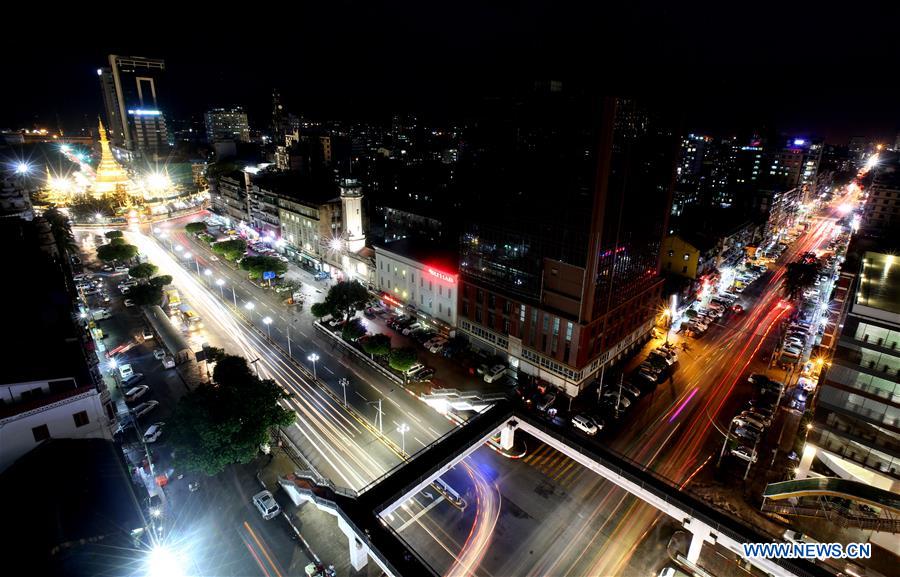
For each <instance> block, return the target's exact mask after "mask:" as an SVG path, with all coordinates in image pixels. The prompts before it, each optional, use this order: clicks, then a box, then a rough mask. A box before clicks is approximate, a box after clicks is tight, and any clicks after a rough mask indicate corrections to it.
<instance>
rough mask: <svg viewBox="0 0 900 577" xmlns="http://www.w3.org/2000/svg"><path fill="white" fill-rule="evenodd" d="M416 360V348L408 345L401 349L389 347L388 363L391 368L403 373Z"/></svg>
mask: <svg viewBox="0 0 900 577" xmlns="http://www.w3.org/2000/svg"><path fill="white" fill-rule="evenodd" d="M415 362H416V350H415V349H413V348H410V347H404V348H402V349H391V356H390V359H389V361H388V364H389V365H390V366H391V368H392V369H394V370H397V371H400V372H401V373H403V374H404V375H405V374H406V371H408V370H409V368H410V367H411V366H413V365H414V364H415Z"/></svg>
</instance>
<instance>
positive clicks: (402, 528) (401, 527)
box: [397, 495, 444, 533]
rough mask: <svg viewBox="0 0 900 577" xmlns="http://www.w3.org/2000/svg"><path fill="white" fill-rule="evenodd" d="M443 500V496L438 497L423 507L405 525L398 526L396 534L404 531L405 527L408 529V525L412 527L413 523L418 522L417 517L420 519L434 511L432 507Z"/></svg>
mask: <svg viewBox="0 0 900 577" xmlns="http://www.w3.org/2000/svg"><path fill="white" fill-rule="evenodd" d="M443 500H444V496H443V495H441V496H440V497H438V498H437V499H435V500H434V501H433V502H432V503H431V504H430V505H428V506H427V507H425V508H424V509H422V510H421V511H419V512H418V513H416V514H415V515H413V516H412V517H410V518H409V520H408V521H407V522H406V523H404V524H402V525H400V527H399V528H398V529H397V532H398V533H400V532H402V531H403V530H404V529H406V528H407V527H409V526H410V525H412V524H413V523H415V522H416V521H418V519H419V517H421V516H422V515H424V514H425V513H427V512H429V511H431V510H432V509H434V507H435V506H436V505H437V504H438V503H440V502H441V501H443Z"/></svg>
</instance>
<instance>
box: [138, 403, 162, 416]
mask: <svg viewBox="0 0 900 577" xmlns="http://www.w3.org/2000/svg"><path fill="white" fill-rule="evenodd" d="M157 406H159V401H144V402H143V403H141V404H140V405H138V406H136V407H135V408H134V410H133V411H132V412H133V413H134V416H135V417H143V416H144V415H146V414H147V413H149V412H150V411H152V410H153V409H155V408H156V407H157Z"/></svg>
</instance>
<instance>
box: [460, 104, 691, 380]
mask: <svg viewBox="0 0 900 577" xmlns="http://www.w3.org/2000/svg"><path fill="white" fill-rule="evenodd" d="M499 104H500V105H499V106H498V108H497V109H496V110H489V111H487V113H486V114H485V115H484V116H483V117H482V118H479V120H478V122H476V123H473V126H475V127H476V128H475V129H474V130H473V131H471V133H470V134H469V135H464V136H463V140H464V141H465V142H466V149H465V152H464V153H462V154H461V157H460V162H459V165H460V168H459V180H458V186H459V190H460V194H473V195H474V199H473V203H472V204H471V206H474V207H476V208H474V209H472V210H471V211H470V212H469V214H468V215H467V217H466V221H465V222H464V233H463V235H462V238H461V245H460V273H461V278H460V290H459V295H460V298H459V305H458V307H457V308H458V310H459V317H458V321H457V322H458V328H459V329H460V330H461V332H462V333H464V334H465V335H467V336H468V337H469V338H470V340H472V341H473V342H474V343H476V344H478V345H480V346H482V347H484V348H488V349H493V351H494V352H495V353H498V354H502V355H503V356H506V357H508V359H509V362H510V364H511V365H512V366H513V367H515V368H517V369H518V371H519V373H520V375H521V374H525V375H531V376H533V377H536V378H539V379H541V380H543V381H546V382H549V383H551V384H552V385H554V386H556V387H558V388H560V389H562V390H564V391H565V392H566V393H567V394H569V395H572V396H575V395H577V394H578V393H579V392H580V391H581V390H583V389H584V388H585V387H586V386H587V385H588V384H589V383H590V382H591V381H592V380H593V378H594V377H595V376H596V375H597V374H598V373H599V371H600V370H601V368H602V367H603V366H604V365H607V364H609V363H612V362H614V361H616V360H617V359H618V358H620V357H621V356H622V355H624V354H625V353H627V352H628V351H629V350H631V349H633V348H635V347H637V346H639V345H640V344H641V343H642V342H643V339H644V338H645V337H646V336H647V335H648V334H649V332H650V330H651V329H652V326H653V322H654V318H655V317H656V315H657V313H658V309H659V306H660V305H661V303H662V301H661V294H662V279H661V277H660V276H659V275H658V267H659V250H660V245H661V242H662V239H663V234H664V232H665V230H666V223H667V218H668V214H669V210H670V205H671V191H672V184H673V180H674V174H675V161H676V156H677V148H678V142H679V132H678V121H677V117H676V115H674V114H672V113H671V111H668V110H665V109H664V108H662V107H659V106H656V105H646V104H645V103H641V102H638V101H634V100H627V99H615V98H601V97H593V96H591V95H590V94H588V93H585V92H577V93H569V92H567V91H566V90H565V89H563V88H561V87H557V89H556V90H551V91H543V92H541V93H535V94H533V95H532V96H531V97H529V98H526V99H524V100H522V101H519V102H514V103H507V102H502V103H499Z"/></svg>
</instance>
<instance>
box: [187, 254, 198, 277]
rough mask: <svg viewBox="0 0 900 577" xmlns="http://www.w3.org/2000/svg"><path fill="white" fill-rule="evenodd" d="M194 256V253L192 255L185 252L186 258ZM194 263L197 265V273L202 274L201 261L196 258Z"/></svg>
mask: <svg viewBox="0 0 900 577" xmlns="http://www.w3.org/2000/svg"><path fill="white" fill-rule="evenodd" d="M193 256H194V255H192V254H191V253H189V252H186V253H184V258H185V259H187V260H191V257H193ZM194 264H195V265H196V266H197V274H200V261H199V260H197V259H194Z"/></svg>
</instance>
